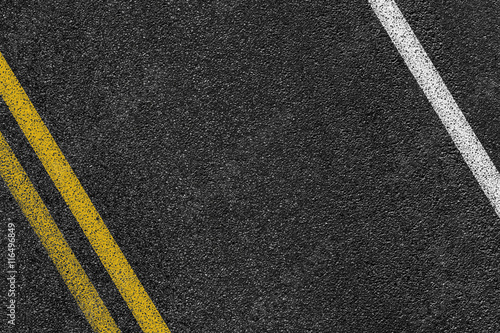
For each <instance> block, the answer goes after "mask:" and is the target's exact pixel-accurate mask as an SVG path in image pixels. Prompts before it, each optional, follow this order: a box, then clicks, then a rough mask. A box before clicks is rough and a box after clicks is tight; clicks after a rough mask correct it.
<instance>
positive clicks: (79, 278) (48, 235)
mask: <svg viewBox="0 0 500 333" xmlns="http://www.w3.org/2000/svg"><path fill="white" fill-rule="evenodd" d="M0 175H1V176H2V178H3V180H4V181H5V183H7V186H8V187H9V189H10V191H11V192H12V195H13V196H14V198H15V199H16V201H17V202H18V204H19V206H20V207H21V210H22V211H23V213H24V215H25V216H26V218H27V219H28V221H29V222H30V224H31V226H32V227H33V229H34V230H35V232H36V234H37V235H38V237H39V238H40V240H41V241H42V244H43V246H44V247H45V249H46V250H47V252H48V253H49V256H50V258H51V259H52V261H53V262H54V264H55V265H56V268H57V270H58V271H59V274H61V276H62V278H63V280H64V282H65V283H66V285H67V286H68V289H69V291H70V292H71V294H72V295H73V297H74V298H75V299H76V302H77V303H78V305H79V306H80V309H81V310H82V312H83V313H84V315H85V317H86V318H87V320H88V321H89V323H90V325H91V326H92V328H93V329H94V331H95V332H120V330H119V329H118V326H116V323H115V321H114V320H113V318H112V317H111V315H110V314H109V312H108V309H107V308H106V306H105V305H104V303H103V302H102V299H101V298H100V297H99V295H98V294H97V291H96V290H95V288H94V286H93V285H92V283H91V282H90V280H89V278H88V276H87V274H85V272H84V270H83V268H82V266H81V265H80V263H79V262H78V260H77V259H76V257H75V255H74V254H73V251H71V248H70V247H69V245H68V243H66V240H65V239H64V236H63V235H62V233H61V231H60V230H59V228H57V225H56V224H55V222H54V220H53V219H52V216H51V215H50V213H49V211H48V209H47V207H46V206H45V204H44V203H43V201H42V199H41V198H40V196H39V195H38V192H37V191H36V190H35V188H34V187H33V184H32V183H31V181H30V180H29V178H28V175H27V174H26V172H25V171H24V169H23V167H22V166H21V164H19V161H18V160H17V158H16V157H15V156H14V153H13V152H12V150H11V149H10V147H9V145H8V143H7V141H5V138H4V137H3V135H2V133H0Z"/></svg>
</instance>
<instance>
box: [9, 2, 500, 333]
mask: <svg viewBox="0 0 500 333" xmlns="http://www.w3.org/2000/svg"><path fill="white" fill-rule="evenodd" d="M397 3H398V5H399V7H400V9H401V10H402V12H403V14H404V15H405V17H406V19H407V20H408V22H409V24H410V25H411V27H412V28H413V30H414V31H415V34H416V35H417V37H418V38H419V40H420V42H421V43H422V45H423V47H424V48H425V49H426V51H427V52H428V54H429V57H430V58H431V60H432V61H433V63H434V64H435V66H436V67H437V69H438V71H439V72H440V74H441V76H442V77H443V79H444V81H445V83H446V84H447V86H448V88H449V89H450V91H451V93H452V95H453V96H454V97H455V99H456V101H457V103H458V105H459V106H460V107H461V109H462V110H463V112H464V114H465V116H466V118H467V120H468V121H469V122H470V124H471V126H472V127H473V129H474V131H475V132H476V134H477V136H478V137H479V139H480V141H481V142H482V143H483V145H484V146H485V148H486V150H487V152H488V153H489V154H490V156H491V158H492V160H493V161H494V163H495V164H496V165H497V166H500V136H499V135H498V134H499V131H500V68H499V64H500V58H499V50H500V21H499V17H500V5H499V3H498V1H494V0H482V1H464V0H462V1H457V0H443V1H429V0H428V1H417V0H415V1H397ZM0 52H2V54H3V55H4V56H5V58H6V59H7V62H8V63H9V65H10V66H11V68H12V69H13V71H14V73H15V74H16V76H17V78H18V79H19V81H20V82H21V85H22V86H23V87H24V89H25V90H26V92H27V94H28V96H29V97H30V99H31V101H32V102H33V104H34V105H35V107H36V109H37V111H38V112H39V113H40V115H41V117H42V118H43V120H44V122H45V124H46V125H47V127H48V128H49V130H50V131H51V133H52V135H53V136H54V138H55V140H56V142H57V143H58V144H59V146H60V148H61V150H62V151H63V153H64V154H65V156H66V158H67V160H68V161H69V163H70V165H71V166H72V167H73V169H74V171H75V173H76V175H77V176H78V178H79V180H80V181H81V183H82V185H83V187H84V188H85V190H86V191H87V193H88V194H89V196H90V198H91V200H92V202H93V203H94V205H95V206H96V208H97V210H98V211H99V213H100V214H101V216H102V217H103V219H104V221H105V223H106V224H107V226H108V228H109V230H110V232H111V234H112V235H113V236H114V238H115V240H116V241H117V243H118V245H119V246H120V248H121V249H122V251H123V253H124V254H125V256H126V257H127V259H128V261H129V263H130V264H131V266H132V267H133V269H134V271H135V273H136V274H137V276H138V277H139V279H140V281H141V282H142V284H143V285H144V287H145V289H146V290H147V292H148V293H149V295H150V297H151V299H152V300H153V302H154V303H155V305H156V307H157V309H158V311H159V312H160V314H161V315H162V317H163V318H164V320H165V322H166V323H167V325H168V326H169V328H170V329H171V331H172V332H173V333H186V332H197V333H198V332H199V333H205V332H234V333H243V332H248V333H250V332H259V333H260V332H277V333H278V332H301V333H302V332H311V333H313V332H314V333H316V332H326V333H328V332H346V333H347V332H497V331H500V321H499V319H500V223H499V222H500V220H499V218H498V217H497V216H496V215H495V213H494V210H493V208H492V207H491V205H490V204H489V202H488V200H487V198H486V197H485V195H484V194H483V193H482V191H481V189H480V187H479V185H478V183H477V181H476V180H475V179H474V177H473V175H472V173H471V172H470V170H469V169H468V167H467V165H466V164H465V162H464V160H463V159H462V157H461V155H460V153H459V152H458V150H457V149H456V148H455V146H454V145H453V142H452V141H451V138H450V137H449V135H448V134H447V132H446V130H445V128H444V127H443V125H442V124H441V122H440V120H439V119H438V117H437V115H436V113H435V112H434V110H433V109H432V107H431V105H430V103H429V102H428V101H427V99H426V97H425V96H424V94H423V92H422V91H421V89H420V88H419V87H418V85H417V83H416V81H415V79H414V78H413V77H412V75H411V73H410V71H409V70H408V69H407V67H406V65H405V64H404V62H403V60H402V58H401V57H400V55H399V54H398V52H397V50H396V48H395V47H394V45H393V44H392V43H391V41H390V39H389V37H388V35H387V33H386V32H385V30H384V29H383V27H382V25H381V24H380V22H379V21H378V19H377V17H376V16H375V14H374V13H373V11H372V10H371V8H370V6H369V4H368V1H361V0H355V1H346V0H345V1H340V0H336V1H332V0H329V1H326V0H325V1H322V0H317V1H305V0H301V1H297V0H287V1H246V0H245V1H238V0H233V1H230V0H218V1H188V0H183V1H180V0H179V1H157V2H147V1H130V2H129V1H101V2H92V1H48V0H47V1H31V2H30V1H17V0H16V1H4V2H2V4H1V6H0ZM0 131H1V132H2V133H3V134H4V135H5V136H6V138H7V140H8V142H9V144H10V145H11V146H12V148H13V150H14V152H15V154H16V156H17V157H18V158H19V160H20V161H21V164H22V165H23V166H24V168H25V169H26V171H27V173H28V175H29V177H30V178H31V180H32V182H33V183H34V185H35V187H36V189H37V190H38V191H39V193H40V195H41V196H42V198H43V200H44V202H45V204H46V205H47V207H48V208H49V210H50V212H51V214H52V216H53V217H54V219H55V221H56V223H57V224H58V226H59V228H60V229H61V231H62V232H63V234H64V236H65V238H66V239H67V241H68V243H69V245H70V246H71V247H72V249H73V251H74V252H75V254H76V256H77V258H78V259H79V261H80V262H81V264H82V266H83V267H84V269H85V271H86V272H87V274H88V275H89V277H90V279H91V281H92V282H93V284H94V285H95V287H96V289H97V290H98V292H99V294H100V295H101V297H102V298H103V300H104V302H105V304H106V306H107V307H108V309H109V310H110V312H111V314H112V316H113V318H114V319H115V320H116V322H117V324H118V325H119V327H120V328H121V329H122V330H123V332H140V328H139V326H138V324H137V323H136V321H135V319H134V318H133V316H132V314H131V313H130V311H129V310H128V308H127V306H126V304H125V302H124V301H123V299H122V298H121V296H120V295H119V293H118V291H117V289H116V287H115V286H114V284H113V283H112V281H111V279H110V277H109V276H108V274H107V272H106V271H105V269H104V268H103V266H102V265H101V264H100V262H99V259H98V257H97V255H96V254H95V253H94V252H93V250H92V249H91V247H90V245H89V243H88V241H87V239H86V238H85V236H84V234H83V232H82V231H81V229H80V227H79V226H78V223H77V222H76V220H75V218H74V217H73V216H72V214H71V212H70V211H69V209H68V208H67V206H66V204H65V203H64V201H63V200H62V198H61V196H60V195H59V193H58V191H57V189H56V188H55V186H54V185H53V183H52V182H51V180H50V178H49V177H48V175H47V174H46V172H45V170H44V169H43V166H42V165H41V163H40V162H39V160H38V159H37V157H36V155H35V154H34V152H33V150H32V149H31V147H30V146H29V144H28V142H27V140H26V139H25V137H24V136H23V134H22V132H21V131H20V129H19V127H18V126H17V124H16V122H15V120H14V118H13V117H12V116H11V114H10V112H9V111H8V108H7V107H6V105H5V103H3V101H2V103H1V104H0ZM0 209H1V228H2V231H1V235H2V237H1V243H0V246H1V253H5V252H6V247H7V239H6V233H7V227H6V225H7V223H8V222H13V223H15V225H16V231H17V236H16V237H17V240H18V245H19V248H18V250H17V251H18V256H19V258H18V260H19V261H18V271H19V273H18V290H17V291H18V296H17V299H18V308H17V320H16V326H15V329H14V330H11V331H12V332H38V333H42V332H78V333H80V332H91V328H90V325H89V324H88V322H87V321H86V319H85V318H84V316H83V315H82V313H81V312H80V310H79V308H78V306H77V304H76V302H75V300H74V299H73V297H72V296H71V294H70V293H69V291H68V289H67V288H66V286H65V284H64V282H63V280H62V278H61V277H60V276H59V274H58V272H57V270H56V269H55V266H54V265H53V264H52V262H51V261H50V258H49V257H48V255H47V252H46V251H45V249H44V248H43V247H42V245H41V243H40V241H39V240H38V238H37V236H36V235H35V233H34V232H33V231H32V229H31V227H30V226H29V223H28V221H27V220H26V219H25V218H24V216H23V215H22V213H21V211H20V209H19V207H18V206H17V203H16V202H15V201H14V199H13V198H12V196H11V194H10V193H9V191H8V189H7V187H6V186H5V184H4V183H3V182H2V183H1V185H0ZM2 258H3V259H1V260H2V261H3V262H2V263H0V265H1V267H2V269H4V267H5V264H4V263H6V259H5V258H6V257H5V256H4V255H2ZM3 272H4V271H3ZM1 281H2V282H1V287H2V289H1V296H0V297H1V298H0V299H1V300H2V310H1V311H0V313H2V318H1V320H2V323H1V325H2V327H4V328H6V330H7V332H9V329H10V328H9V325H7V317H6V316H5V315H4V314H5V311H6V310H5V306H4V304H6V303H5V300H6V292H7V291H6V290H7V284H6V281H5V279H3V278H2V280H1ZM0 331H2V332H4V329H3V328H2V329H0Z"/></svg>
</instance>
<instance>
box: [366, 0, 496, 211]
mask: <svg viewBox="0 0 500 333" xmlns="http://www.w3.org/2000/svg"><path fill="white" fill-rule="evenodd" d="M369 2H370V5H371V7H372V9H373V11H374V12H375V14H376V15H377V17H378V19H379V20H380V22H381V23H382V25H383V26H384V28H385V30H386V31H387V33H388V34H389V36H390V37H391V40H392V42H393V43H394V45H396V48H397V49H398V51H399V53H400V54H401V56H402V57H403V59H404V61H405V63H406V65H407V66H408V68H409V69H410V71H411V72H412V74H413V76H414V77H415V79H416V80H417V82H418V84H419V85H420V87H421V88H422V90H423V91H424V93H425V95H426V96H427V99H428V100H429V101H430V102H431V105H432V107H433V108H434V110H435V111H436V113H437V114H438V116H439V118H440V119H441V121H442V122H443V124H444V126H445V127H446V130H447V131H448V133H449V134H450V136H451V138H452V139H453V142H454V143H455V145H456V146H457V148H458V150H459V151H460V153H461V154H462V156H463V158H464V160H465V162H466V163H467V165H468V166H469V168H470V169H471V171H472V173H473V174H474V176H475V177H476V179H477V181H478V182H479V185H480V186H481V188H482V189H483V191H484V193H485V194H486V196H487V197H488V199H489V200H490V202H491V204H492V205H493V208H494V209H495V212H496V213H497V215H498V216H499V217H500V174H499V173H498V170H497V169H496V167H495V165H494V164H493V162H492V161H491V159H490V158H489V156H488V154H487V153H486V151H485V150H484V148H483V146H482V145H481V143H480V142H479V140H478V139H477V137H476V135H475V134H474V131H473V130H472V128H471V127H470V125H469V123H468V122H467V120H466V119H465V117H464V115H463V113H462V111H460V109H459V107H458V105H457V103H456V102H455V100H454V99H453V97H452V96H451V94H450V91H449V90H448V88H446V85H445V84H444V82H443V79H442V78H441V76H440V75H439V73H438V72H437V70H436V68H435V67H434V65H433V64H432V62H431V60H430V59H429V57H428V56H427V54H426V53H425V50H424V49H423V47H422V45H421V44H420V42H419V41H418V39H417V37H416V36H415V34H414V33H413V31H412V29H411V27H410V26H409V25H408V22H406V20H405V18H404V16H403V14H402V13H401V11H400V10H399V8H398V6H397V5H396V3H395V2H394V1H393V0H369Z"/></svg>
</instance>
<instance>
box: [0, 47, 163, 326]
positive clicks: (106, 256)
mask: <svg viewBox="0 0 500 333" xmlns="http://www.w3.org/2000/svg"><path fill="white" fill-rule="evenodd" d="M0 94H1V95H2V97H3V99H4V101H5V103H6V104H7V106H8V107H9V109H10V111H11V113H12V115H13V116H14V118H15V119H16V121H17V123H18V124H19V127H20V128H21V130H22V131H23V133H24V135H25V136H26V138H27V139H28V141H29V143H30V144H31V147H32V148H33V149H34V151H35V153H36V155H37V156H38V158H39V159H40V161H41V162H42V164H43V166H44V167H45V170H46V171H47V173H48V174H49V176H50V178H51V179H52V181H53V182H54V184H55V186H56V188H57V189H58V190H59V192H60V193H61V195H62V197H63V199H64V201H65V202H66V204H67V205H68V207H69V209H70V210H71V212H72V213H73V215H74V216H75V218H76V220H77V221H78V223H79V224H80V227H81V228H82V230H83V232H84V233H85V235H86V236H87V238H88V240H89V242H90V244H91V246H92V248H93V249H94V251H95V252H96V254H97V255H98V257H99V259H100V260H101V262H102V264H103V265H104V267H105V268H106V270H107V272H108V274H109V275H110V276H111V279H112V280H113V282H114V284H115V285H116V287H117V288H118V290H119V292H120V294H121V295H122V297H123V299H124V300H125V302H126V303H127V306H128V307H129V309H130V310H131V312H132V314H133V315H134V317H135V319H136V320H137V322H138V324H139V326H140V327H141V328H142V330H143V331H144V332H145V333H170V330H169V329H168V327H167V325H166V324H165V322H164V321H163V319H162V317H161V315H160V313H159V312H158V310H157V309H156V307H155V305H154V304H153V301H152V300H151V298H150V297H149V295H148V294H147V292H146V290H145V289H144V287H143V286H142V284H141V282H140V281H139V279H138V277H137V275H136V274H135V272H134V271H133V269H132V267H131V266H130V264H129V263H128V261H127V259H126V258H125V256H124V254H123V253H122V251H121V250H120V248H119V247H118V245H117V243H116V241H115V240H114V238H113V236H112V235H111V233H110V232H109V230H108V228H107V227H106V225H105V224H104V221H103V220H102V218H101V216H100V215H99V213H98V212H97V210H96V209H95V207H94V205H93V204H92V202H91V200H90V198H89V196H88V195H87V193H86V192H85V190H84V189H83V187H82V185H81V183H80V181H79V180H78V178H77V177H76V175H75V173H74V171H73V169H72V168H71V166H70V165H69V163H68V161H67V160H66V158H65V157H64V155H63V153H62V151H61V150H60V148H59V146H58V145H57V143H56V142H55V140H54V138H53V137H52V135H51V134H50V132H49V130H48V128H47V127H46V126H45V124H44V122H43V121H42V118H41V117H40V115H39V114H38V112H37V111H36V110H35V107H34V106H33V104H32V103H31V101H30V99H29V98H28V96H27V94H26V92H25V91H24V89H23V88H22V87H21V84H20V83H19V81H18V80H17V78H16V76H15V75H14V73H13V72H12V70H11V68H10V67H9V65H8V64H7V61H6V60H5V58H4V57H3V55H2V54H1V53H0Z"/></svg>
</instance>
